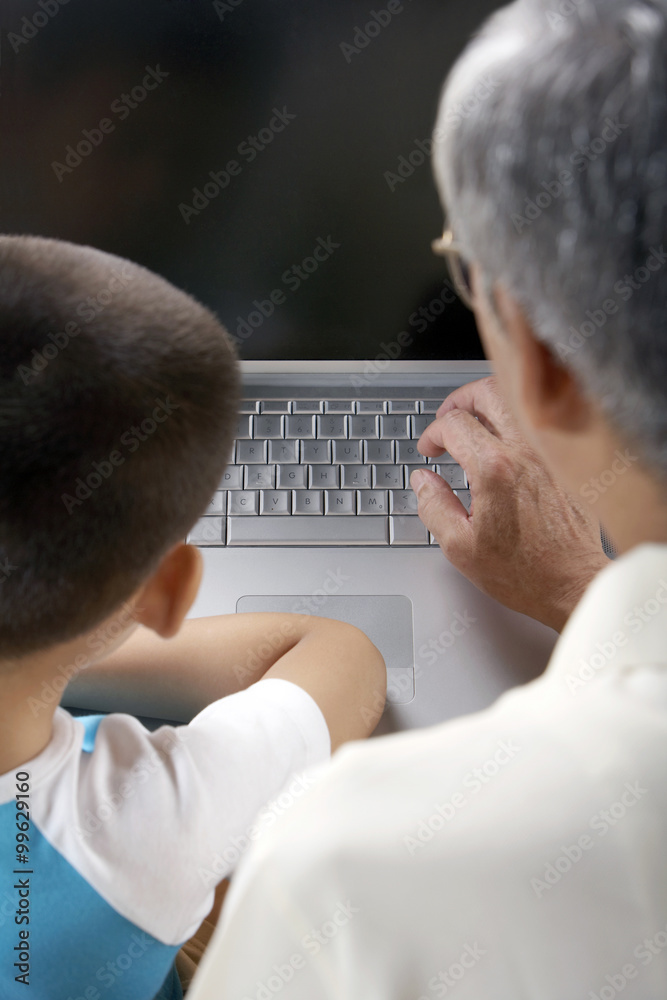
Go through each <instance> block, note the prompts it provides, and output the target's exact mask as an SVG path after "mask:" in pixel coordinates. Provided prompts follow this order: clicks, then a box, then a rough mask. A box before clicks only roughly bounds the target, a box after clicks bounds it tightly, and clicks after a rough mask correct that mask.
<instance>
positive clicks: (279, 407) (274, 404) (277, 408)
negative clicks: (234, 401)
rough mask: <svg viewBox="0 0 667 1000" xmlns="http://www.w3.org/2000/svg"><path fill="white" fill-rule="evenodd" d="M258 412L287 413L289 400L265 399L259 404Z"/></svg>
mask: <svg viewBox="0 0 667 1000" xmlns="http://www.w3.org/2000/svg"><path fill="white" fill-rule="evenodd" d="M259 412H260V413H289V400H287V399H265V400H262V402H260V404H259Z"/></svg>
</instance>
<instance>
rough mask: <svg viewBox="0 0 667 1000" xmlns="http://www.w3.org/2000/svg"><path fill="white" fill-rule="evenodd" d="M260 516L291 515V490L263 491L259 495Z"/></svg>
mask: <svg viewBox="0 0 667 1000" xmlns="http://www.w3.org/2000/svg"><path fill="white" fill-rule="evenodd" d="M259 512H260V514H291V513H292V494H291V493H290V491H289V490H262V492H261V493H260V495H259Z"/></svg>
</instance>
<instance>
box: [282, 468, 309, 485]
mask: <svg viewBox="0 0 667 1000" xmlns="http://www.w3.org/2000/svg"><path fill="white" fill-rule="evenodd" d="M277 471H278V475H277V480H276V486H277V488H278V489H279V490H285V489H288V490H305V488H306V486H307V482H306V473H307V472H308V466H306V465H279V466H278V470H277Z"/></svg>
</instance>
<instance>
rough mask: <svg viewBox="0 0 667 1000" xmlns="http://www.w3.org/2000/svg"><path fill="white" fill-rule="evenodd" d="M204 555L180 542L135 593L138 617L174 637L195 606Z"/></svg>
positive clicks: (146, 624)
mask: <svg viewBox="0 0 667 1000" xmlns="http://www.w3.org/2000/svg"><path fill="white" fill-rule="evenodd" d="M202 568H203V563H202V557H201V552H200V551H199V549H197V548H195V546H194V545H186V544H185V543H184V542H179V543H178V545H175V546H174V547H173V548H172V549H170V550H169V552H167V554H166V555H165V556H163V558H162V560H161V562H160V565H159V566H158V568H157V569H156V570H155V572H154V573H153V575H152V576H151V577H150V579H149V580H147V581H146V583H145V584H144V585H143V587H142V588H141V590H140V591H138V592H137V594H136V595H135V602H136V610H135V618H136V620H137V621H138V622H139V623H140V624H141V625H145V626H146V628H150V629H152V630H153V631H154V632H157V634H158V635H160V636H162V638H163V639H170V638H171V637H172V636H174V635H176V633H177V632H178V630H179V629H180V627H181V625H182V623H183V619H184V618H185V616H186V615H187V613H188V611H189V610H190V608H191V607H192V604H193V602H194V599H195V597H196V596H197V591H198V590H199V584H200V583H201V577H202Z"/></svg>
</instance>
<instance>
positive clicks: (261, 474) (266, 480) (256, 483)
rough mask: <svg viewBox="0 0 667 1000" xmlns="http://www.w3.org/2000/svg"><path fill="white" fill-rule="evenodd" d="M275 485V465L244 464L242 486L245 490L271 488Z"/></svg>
mask: <svg viewBox="0 0 667 1000" xmlns="http://www.w3.org/2000/svg"><path fill="white" fill-rule="evenodd" d="M275 485H276V467H275V465H246V466H245V473H244V476H243V488H244V489H246V490H261V489H273V488H274V487H275Z"/></svg>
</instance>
